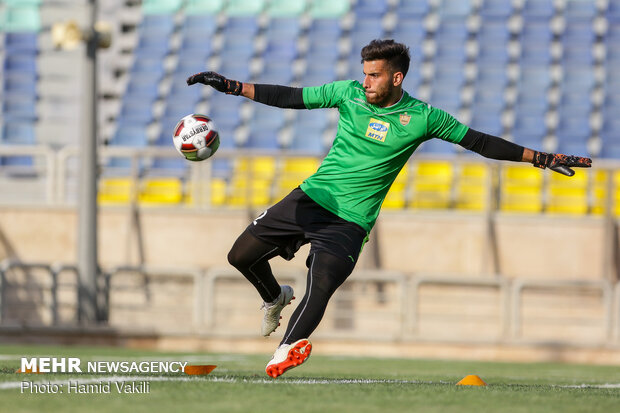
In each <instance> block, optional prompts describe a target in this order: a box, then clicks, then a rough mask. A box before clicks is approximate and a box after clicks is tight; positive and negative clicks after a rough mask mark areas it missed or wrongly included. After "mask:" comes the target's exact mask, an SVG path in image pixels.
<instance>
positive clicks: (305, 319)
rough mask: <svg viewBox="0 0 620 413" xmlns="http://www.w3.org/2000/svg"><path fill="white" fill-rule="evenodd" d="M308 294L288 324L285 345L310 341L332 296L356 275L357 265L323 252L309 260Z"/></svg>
mask: <svg viewBox="0 0 620 413" xmlns="http://www.w3.org/2000/svg"><path fill="white" fill-rule="evenodd" d="M308 261H309V268H308V278H307V281H306V294H305V295H304V297H303V298H302V300H301V302H300V303H299V305H298V306H297V308H296V309H295V311H294V312H293V315H292V316H291V319H290V320H289V323H288V327H287V329H286V333H285V334H284V338H283V339H282V342H281V343H280V344H281V345H282V344H291V343H294V342H296V341H298V340H300V339H304V338H305V339H307V338H308V337H310V334H312V332H313V331H314V330H315V329H316V328H317V326H318V325H319V322H320V321H321V319H322V318H323V314H324V313H325V308H326V307H327V303H328V301H329V299H330V298H331V296H332V294H333V293H334V292H335V291H336V289H337V288H338V287H340V285H341V284H342V283H343V282H344V281H345V280H346V279H347V277H348V276H349V275H350V274H351V272H352V271H353V268H354V266H355V264H354V263H352V262H349V261H347V260H346V259H344V258H340V257H337V256H335V255H332V254H329V253H327V252H323V251H317V252H316V253H314V254H312V255H311V256H310V257H309V260H308Z"/></svg>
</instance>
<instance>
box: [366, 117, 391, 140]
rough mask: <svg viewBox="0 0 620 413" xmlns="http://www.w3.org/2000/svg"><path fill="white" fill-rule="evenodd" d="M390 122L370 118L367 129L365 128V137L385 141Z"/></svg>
mask: <svg viewBox="0 0 620 413" xmlns="http://www.w3.org/2000/svg"><path fill="white" fill-rule="evenodd" d="M389 128H390V124H389V123H387V122H383V121H381V120H378V119H375V118H370V122H368V129H366V137H367V138H370V139H374V140H377V141H379V142H385V137H386V136H387V133H388V129H389Z"/></svg>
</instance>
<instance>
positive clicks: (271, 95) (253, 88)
mask: <svg viewBox="0 0 620 413" xmlns="http://www.w3.org/2000/svg"><path fill="white" fill-rule="evenodd" d="M196 83H202V84H203V85H207V86H212V87H213V88H214V89H215V90H217V91H219V92H222V93H226V94H229V95H236V96H239V95H241V96H243V97H246V98H248V99H252V100H254V101H256V102H259V103H264V104H265V105H269V106H276V107H279V108H288V109H305V108H306V106H305V105H304V101H303V94H302V88H296V87H288V86H279V85H262V84H252V83H242V82H239V81H238V80H231V79H227V78H225V77H224V76H222V75H220V74H219V73H216V72H200V73H196V74H194V75H191V76H190V77H188V78H187V84H188V85H190V86H191V85H193V84H196Z"/></svg>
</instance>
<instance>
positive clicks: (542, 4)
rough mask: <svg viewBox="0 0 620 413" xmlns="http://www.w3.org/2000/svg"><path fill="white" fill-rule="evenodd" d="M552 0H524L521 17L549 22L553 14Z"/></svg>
mask: <svg viewBox="0 0 620 413" xmlns="http://www.w3.org/2000/svg"><path fill="white" fill-rule="evenodd" d="M554 11H555V10H554V7H553V0H525V2H524V4H523V16H524V17H526V18H537V19H541V20H549V19H550V18H551V17H552V16H553V13H554Z"/></svg>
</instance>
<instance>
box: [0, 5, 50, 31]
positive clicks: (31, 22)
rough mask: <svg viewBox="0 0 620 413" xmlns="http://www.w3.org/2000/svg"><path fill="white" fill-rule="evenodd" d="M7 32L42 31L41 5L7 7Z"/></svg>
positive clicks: (5, 11) (5, 15) (5, 16)
mask: <svg viewBox="0 0 620 413" xmlns="http://www.w3.org/2000/svg"><path fill="white" fill-rule="evenodd" d="M3 30H4V31H5V32H35V33H36V32H38V31H39V30H41V16H40V12H39V4H31V3H30V2H28V3H20V4H15V5H7V7H6V8H5V10H4V22H3Z"/></svg>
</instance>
